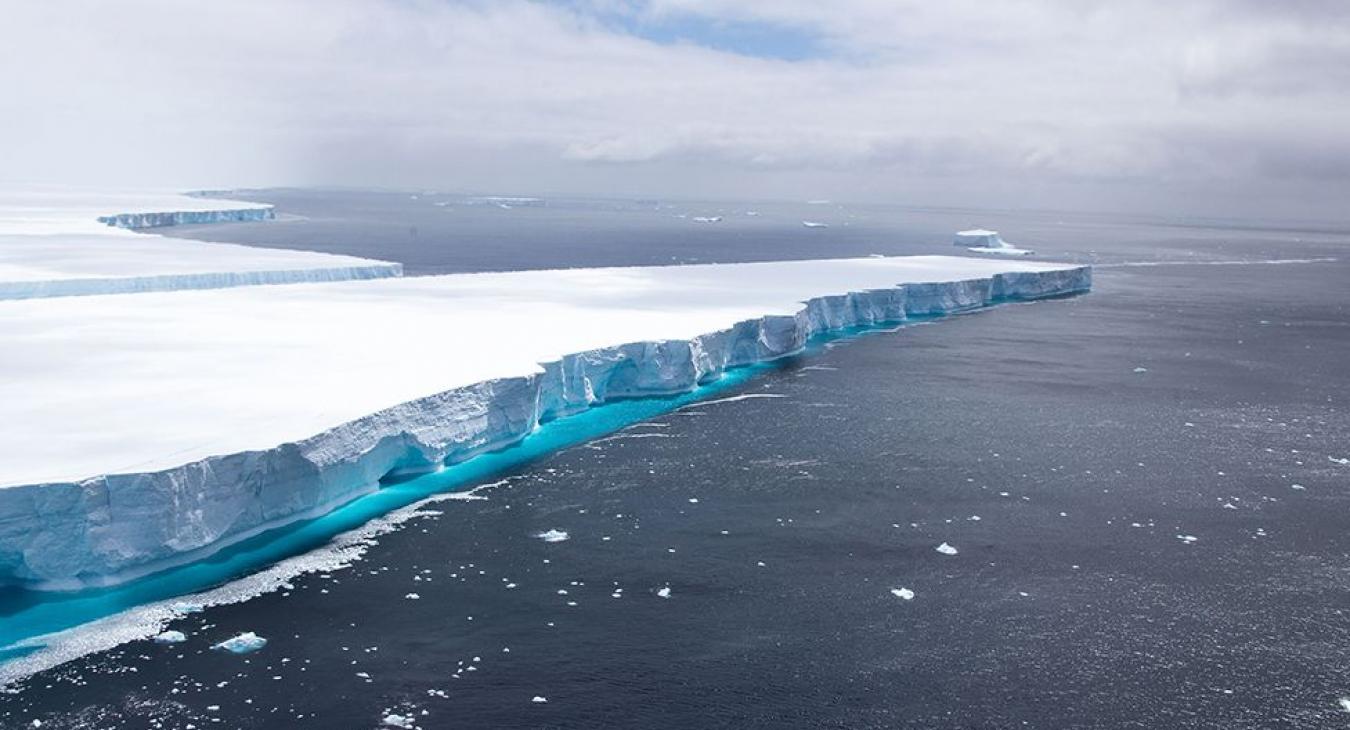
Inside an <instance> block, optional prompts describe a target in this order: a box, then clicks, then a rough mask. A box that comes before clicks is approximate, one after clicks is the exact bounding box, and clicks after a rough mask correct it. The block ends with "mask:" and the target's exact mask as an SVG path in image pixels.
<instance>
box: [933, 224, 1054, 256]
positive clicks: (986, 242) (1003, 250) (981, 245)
mask: <svg viewBox="0 0 1350 730" xmlns="http://www.w3.org/2000/svg"><path fill="white" fill-rule="evenodd" d="M952 243H953V244H954V245H957V246H960V247H962V248H964V249H966V250H967V251H973V252H975V253H990V254H998V255H1001V256H1030V255H1032V254H1034V253H1036V252H1035V251H1028V250H1027V249H1024V248H1018V247H1016V246H1014V245H1012V244H1011V243H1008V242H1007V241H1005V240H1003V238H1002V237H1001V236H999V235H998V231H988V230H985V229H983V228H975V229H972V230H969V231H957V232H956V239H955V240H954V241H953V242H952Z"/></svg>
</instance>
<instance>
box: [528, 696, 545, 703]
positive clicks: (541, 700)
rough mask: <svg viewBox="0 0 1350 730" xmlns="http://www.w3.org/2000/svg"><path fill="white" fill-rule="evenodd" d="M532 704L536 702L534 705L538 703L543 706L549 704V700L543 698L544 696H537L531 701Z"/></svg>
mask: <svg viewBox="0 0 1350 730" xmlns="http://www.w3.org/2000/svg"><path fill="white" fill-rule="evenodd" d="M530 702H534V703H537V704H543V703H545V702H548V698H547V697H545V696H543V695H535V696H534V699H532V700H530Z"/></svg>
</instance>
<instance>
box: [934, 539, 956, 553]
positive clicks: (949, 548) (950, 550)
mask: <svg viewBox="0 0 1350 730" xmlns="http://www.w3.org/2000/svg"><path fill="white" fill-rule="evenodd" d="M933 549H934V550H937V551H938V552H940V553H942V554H943V555H955V554H956V548H954V547H952V546H951V545H948V544H947V543H945V542H944V543H942V544H941V545H938V546H937V547H936V548H933Z"/></svg>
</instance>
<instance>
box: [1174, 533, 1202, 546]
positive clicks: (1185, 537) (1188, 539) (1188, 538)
mask: <svg viewBox="0 0 1350 730" xmlns="http://www.w3.org/2000/svg"><path fill="white" fill-rule="evenodd" d="M1177 539H1178V540H1180V541H1182V542H1184V543H1186V544H1187V545H1190V544H1191V543H1193V542H1195V541H1196V540H1199V539H1200V538H1198V537H1196V536H1195V535H1177Z"/></svg>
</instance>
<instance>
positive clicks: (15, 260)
mask: <svg viewBox="0 0 1350 730" xmlns="http://www.w3.org/2000/svg"><path fill="white" fill-rule="evenodd" d="M108 210H116V211H119V212H116V213H108V212H107V211H108ZM274 215H275V214H274V212H273V210H272V206H270V205H264V204H259V203H244V202H239V201H231V200H211V199H206V198H200V197H189V196H185V195H163V194H146V193H129V194H110V193H101V192H95V193H91V192H80V191H75V192H72V191H69V190H66V189H56V190H38V191H32V190H28V191H17V192H15V191H8V190H5V191H0V300H5V299H33V298H45V297H65V296H88V295H94V294H129V293H137V292H147V291H175V290H180V289H215V288H221V287H234V286H249V285H257V284H289V283H297V282H312V281H344V280H348V279H372V278H381V277H389V276H401V275H402V273H403V267H402V266H401V265H400V264H397V263H391V262H387V261H374V260H371V259H362V258H356V257H354V256H335V255H331V254H324V253H317V252H312V251H291V250H282V249H265V248H255V247H247V246H236V245H232V244H222V243H205V242H202V241H191V240H186V239H175V238H167V237H163V236H157V235H144V234H139V233H133V232H132V231H133V230H136V229H147V228H163V227H165V226H172V225H179V224H187V223H221V222H235V221H249V220H269V219H271V218H273V217H274Z"/></svg>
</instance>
